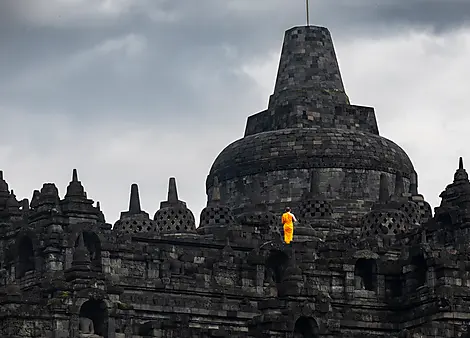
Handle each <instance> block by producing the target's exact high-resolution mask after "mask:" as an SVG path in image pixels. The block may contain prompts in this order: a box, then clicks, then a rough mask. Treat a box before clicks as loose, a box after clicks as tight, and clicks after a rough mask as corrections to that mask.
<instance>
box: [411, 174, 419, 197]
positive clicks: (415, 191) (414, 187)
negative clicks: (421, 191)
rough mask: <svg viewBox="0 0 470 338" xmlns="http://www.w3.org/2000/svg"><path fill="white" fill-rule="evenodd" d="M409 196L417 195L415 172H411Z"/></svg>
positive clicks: (416, 175) (416, 176)
mask: <svg viewBox="0 0 470 338" xmlns="http://www.w3.org/2000/svg"><path fill="white" fill-rule="evenodd" d="M409 191H410V194H411V196H417V195H418V174H417V173H416V171H413V173H412V174H411V178H410V190H409Z"/></svg>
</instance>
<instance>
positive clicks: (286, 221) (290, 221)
mask: <svg viewBox="0 0 470 338" xmlns="http://www.w3.org/2000/svg"><path fill="white" fill-rule="evenodd" d="M294 222H297V219H296V218H295V216H294V214H293V213H292V212H291V210H290V208H289V207H287V208H286V212H285V213H284V214H283V215H282V225H283V226H284V242H286V244H290V242H291V241H292V238H293V237H294Z"/></svg>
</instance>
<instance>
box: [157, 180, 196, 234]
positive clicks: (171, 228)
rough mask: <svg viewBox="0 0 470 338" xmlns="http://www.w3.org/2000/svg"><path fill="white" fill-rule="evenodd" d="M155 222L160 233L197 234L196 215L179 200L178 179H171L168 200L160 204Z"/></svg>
mask: <svg viewBox="0 0 470 338" xmlns="http://www.w3.org/2000/svg"><path fill="white" fill-rule="evenodd" d="M154 221H155V222H156V223H157V224H156V225H157V228H158V231H159V232H160V233H164V234H188V233H191V234H193V233H195V232H196V222H195V220H194V215H193V213H192V212H191V210H189V209H188V208H187V206H186V203H185V202H183V201H180V200H179V199H178V191H177V188H176V179H175V178H174V177H171V178H170V180H169V183H168V200H167V201H162V202H161V203H160V209H159V210H158V211H157V212H156V213H155V216H154Z"/></svg>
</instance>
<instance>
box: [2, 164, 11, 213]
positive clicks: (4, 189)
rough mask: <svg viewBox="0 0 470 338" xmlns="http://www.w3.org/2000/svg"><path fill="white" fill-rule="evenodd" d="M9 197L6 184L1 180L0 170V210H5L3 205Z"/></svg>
mask: <svg viewBox="0 0 470 338" xmlns="http://www.w3.org/2000/svg"><path fill="white" fill-rule="evenodd" d="M9 197H10V191H9V190H8V183H7V182H6V181H5V180H4V179H3V171H1V170H0V210H2V209H4V208H5V204H6V202H7V200H8V198H9Z"/></svg>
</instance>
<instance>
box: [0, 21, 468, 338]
mask: <svg viewBox="0 0 470 338" xmlns="http://www.w3.org/2000/svg"><path fill="white" fill-rule="evenodd" d="M6 179H7V175H6V174H5V177H4V175H3V173H1V172H0V337H12V338H26V337H41V338H65V337H73V338H78V337H95V338H96V337H105V338H143V337H161V338H174V337H188V338H196V337H235V338H242V337H243V338H245V337H252V338H255V337H266V338H267V337H283V338H291V337H296V338H297V337H304V338H319V337H328V338H333V337H350V338H353V337H357V338H359V337H361V338H363V337H385V338H396V337H422V338H430V337H434V338H435V337H470V273H469V269H470V260H469V255H470V246H469V244H468V243H469V241H468V238H469V236H470V182H469V179H468V175H467V172H466V171H465V169H464V166H463V161H462V159H460V162H459V164H458V168H457V170H456V172H455V175H454V181H453V182H452V183H451V184H449V185H448V186H447V187H446V188H445V190H444V192H443V193H442V194H441V195H440V197H441V198H442V201H441V204H440V206H439V207H437V208H435V210H434V214H433V213H432V210H431V207H430V205H429V204H428V203H427V202H426V201H425V200H424V198H423V196H422V195H420V194H419V192H418V177H417V174H416V172H415V170H414V168H413V165H412V162H411V161H410V159H409V157H408V156H407V154H406V153H405V151H404V150H403V149H401V148H400V147H399V146H398V145H397V144H395V143H393V142H392V141H390V140H387V139H385V138H383V137H381V136H380V134H379V130H378V126H377V121H376V117H375V112H374V109H373V108H370V107H362V106H355V105H351V104H350V103H349V98H348V96H347V95H346V93H345V90H344V86H343V82H342V78H341V73H340V70H339V66H338V62H337V60H336V55H335V51H334V47H333V42H332V39H331V36H330V33H329V31H328V30H327V29H325V28H322V27H313V26H308V27H295V28H292V29H290V30H288V31H287V32H286V34H285V38H284V45H283V49H282V53H281V59H280V64H279V71H278V76H277V80H276V84H275V88H274V93H273V94H272V96H271V97H270V100H269V104H268V107H267V109H266V110H265V111H262V112H260V113H257V114H255V115H252V116H250V117H249V118H248V121H247V124H246V129H245V135H244V137H243V138H241V139H240V140H238V141H235V142H234V143H232V144H231V145H229V146H228V147H226V148H225V149H224V150H223V151H222V152H221V153H220V155H219V156H218V157H217V158H216V160H215V162H214V164H213V166H212V168H211V170H210V172H209V175H208V177H207V182H206V186H207V195H208V201H207V207H206V208H205V209H203V211H202V212H201V215H200V219H199V225H198V227H196V220H195V217H194V215H193V213H192V212H191V211H190V210H189V209H188V208H187V206H186V203H185V202H183V201H182V200H180V197H179V196H178V193H177V186H176V181H175V179H174V178H170V180H169V188H168V196H167V198H166V200H165V201H163V202H161V204H160V208H159V209H158V210H157V211H156V212H155V214H154V215H152V214H149V213H147V212H145V211H143V210H142V209H141V207H140V200H139V190H138V187H137V185H135V184H133V185H132V186H131V189H130V202H129V210H127V211H124V212H122V213H121V217H120V219H119V220H118V221H117V222H116V223H114V225H111V224H109V223H107V222H106V221H105V219H104V215H103V213H102V212H101V211H100V205H99V203H96V204H95V203H94V202H93V201H92V200H91V199H89V198H88V196H87V194H86V192H85V189H84V187H83V185H82V183H81V182H80V180H79V177H78V174H77V171H76V170H73V174H72V179H71V182H70V184H69V186H68V187H67V192H66V194H65V196H64V197H62V198H61V197H60V196H59V194H58V189H57V187H56V186H55V185H54V184H52V183H46V184H44V185H43V186H42V188H41V189H40V190H35V191H34V193H33V196H32V199H31V201H28V200H27V199H23V200H21V201H19V200H18V199H17V198H16V197H15V194H14V193H13V191H11V190H10V187H9V186H8V184H7V182H6V181H5V180H6ZM286 206H290V207H291V208H292V210H293V212H294V213H295V214H296V215H297V217H298V219H299V223H298V224H296V227H295V230H294V241H293V243H292V244H291V245H286V244H284V243H283V241H282V226H281V224H280V216H281V213H282V211H283V209H284V208H285V207H286Z"/></svg>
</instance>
